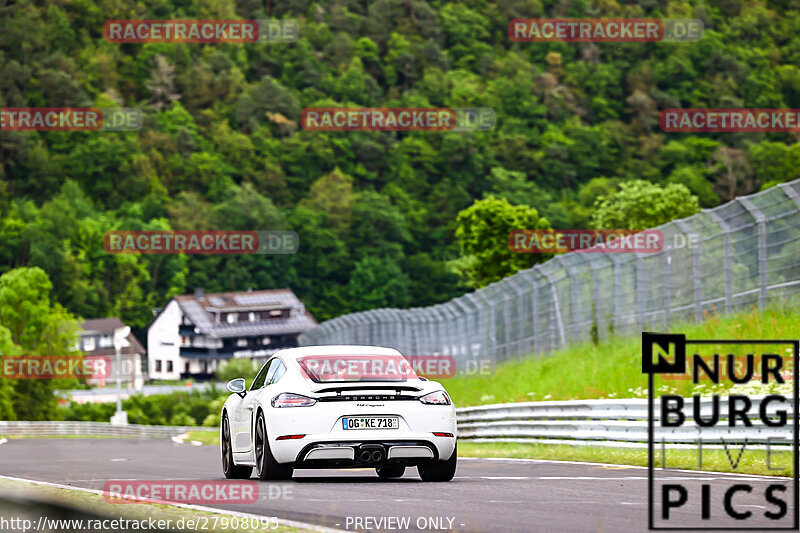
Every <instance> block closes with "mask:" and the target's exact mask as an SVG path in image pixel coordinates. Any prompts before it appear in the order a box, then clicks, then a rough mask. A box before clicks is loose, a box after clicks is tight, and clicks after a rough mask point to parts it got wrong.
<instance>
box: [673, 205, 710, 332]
mask: <svg viewBox="0 0 800 533" xmlns="http://www.w3.org/2000/svg"><path fill="white" fill-rule="evenodd" d="M674 222H675V225H676V226H678V228H679V229H680V230H681V231H682V232H683V233H685V234H686V241H685V242H686V243H691V242H692V241H691V239H689V235H691V233H692V228H691V227H690V226H689V224H687V223H686V221H685V220H675V221H674ZM692 281H693V297H694V317H695V320H697V321H698V322H699V321H701V320H702V319H703V289H702V287H701V285H700V247H699V246H692Z"/></svg>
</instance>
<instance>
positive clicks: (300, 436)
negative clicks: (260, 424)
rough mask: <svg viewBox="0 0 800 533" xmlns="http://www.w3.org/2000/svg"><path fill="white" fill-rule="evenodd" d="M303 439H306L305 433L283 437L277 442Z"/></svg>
mask: <svg viewBox="0 0 800 533" xmlns="http://www.w3.org/2000/svg"><path fill="white" fill-rule="evenodd" d="M303 437H305V433H304V434H302V435H281V436H280V437H278V438H277V439H275V440H296V439H302V438H303Z"/></svg>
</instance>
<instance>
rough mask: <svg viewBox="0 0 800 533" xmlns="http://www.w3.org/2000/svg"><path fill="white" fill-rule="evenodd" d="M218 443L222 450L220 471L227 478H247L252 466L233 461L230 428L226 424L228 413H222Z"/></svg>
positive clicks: (251, 471)
mask: <svg viewBox="0 0 800 533" xmlns="http://www.w3.org/2000/svg"><path fill="white" fill-rule="evenodd" d="M219 441H220V444H221V448H222V449H221V451H222V473H223V474H225V477H226V478H228V479H248V478H249V477H250V474H252V473H253V467H252V466H239V465H236V464H234V463H233V449H232V448H231V428H230V425H229V424H228V415H227V414H224V415H222V424H221V428H220V440H219Z"/></svg>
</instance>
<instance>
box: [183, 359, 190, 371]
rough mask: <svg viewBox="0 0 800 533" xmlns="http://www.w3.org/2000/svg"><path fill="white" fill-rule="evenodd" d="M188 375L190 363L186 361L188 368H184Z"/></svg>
mask: <svg viewBox="0 0 800 533" xmlns="http://www.w3.org/2000/svg"><path fill="white" fill-rule="evenodd" d="M183 368H184V372H185V373H186V374H188V373H189V361H186V366H184V367H183Z"/></svg>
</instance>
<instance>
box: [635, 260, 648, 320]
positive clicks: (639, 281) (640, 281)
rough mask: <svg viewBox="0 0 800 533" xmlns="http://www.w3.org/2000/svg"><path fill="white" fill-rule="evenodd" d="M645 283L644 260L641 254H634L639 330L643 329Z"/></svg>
mask: <svg viewBox="0 0 800 533" xmlns="http://www.w3.org/2000/svg"><path fill="white" fill-rule="evenodd" d="M646 283H647V281H646V278H645V271H644V258H643V257H642V254H636V310H637V312H638V314H639V328H640V329H642V330H643V329H644V328H645V316H644V312H645V310H644V299H645V295H646V294H647V291H646V286H645V284H646Z"/></svg>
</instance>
